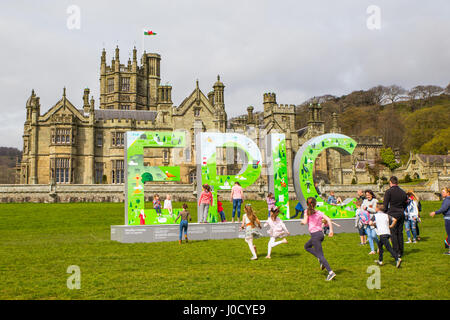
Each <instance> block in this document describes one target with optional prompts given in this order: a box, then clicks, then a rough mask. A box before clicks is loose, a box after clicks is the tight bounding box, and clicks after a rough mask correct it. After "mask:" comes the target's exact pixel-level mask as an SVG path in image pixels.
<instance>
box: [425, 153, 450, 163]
mask: <svg viewBox="0 0 450 320" xmlns="http://www.w3.org/2000/svg"><path fill="white" fill-rule="evenodd" d="M417 156H418V157H419V158H420V160H422V161H423V162H430V164H441V165H443V164H445V162H447V163H450V155H437V154H436V155H435V154H418V155H417Z"/></svg>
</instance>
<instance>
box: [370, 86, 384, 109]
mask: <svg viewBox="0 0 450 320" xmlns="http://www.w3.org/2000/svg"><path fill="white" fill-rule="evenodd" d="M368 92H369V94H370V95H371V97H372V101H373V103H374V104H376V105H377V106H380V105H381V103H382V102H383V100H384V96H385V94H386V87H384V86H381V85H380V86H376V87H373V88H370V89H369V91H368Z"/></svg>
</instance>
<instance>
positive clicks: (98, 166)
mask: <svg viewBox="0 0 450 320" xmlns="http://www.w3.org/2000/svg"><path fill="white" fill-rule="evenodd" d="M102 182H103V162H96V163H95V183H97V184H100V183H102Z"/></svg>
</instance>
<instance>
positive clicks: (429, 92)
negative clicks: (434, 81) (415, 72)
mask: <svg viewBox="0 0 450 320" xmlns="http://www.w3.org/2000/svg"><path fill="white" fill-rule="evenodd" d="M442 91H444V89H443V88H442V87H439V86H434V85H429V86H424V93H425V99H426V100H427V101H428V102H429V103H430V106H432V105H433V101H432V100H431V98H432V97H433V96H435V95H437V94H438V93H441V92H442Z"/></svg>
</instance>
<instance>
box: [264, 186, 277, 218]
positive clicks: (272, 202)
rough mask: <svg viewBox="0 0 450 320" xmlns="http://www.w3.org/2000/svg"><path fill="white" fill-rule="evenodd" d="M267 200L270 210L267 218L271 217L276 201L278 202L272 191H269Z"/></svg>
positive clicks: (268, 209)
mask: <svg viewBox="0 0 450 320" xmlns="http://www.w3.org/2000/svg"><path fill="white" fill-rule="evenodd" d="M266 202H267V211H268V214H267V219H269V218H270V213H271V210H272V209H273V208H275V203H276V201H275V198H274V196H273V193H272V192H269V194H268V195H267V198H266Z"/></svg>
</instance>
